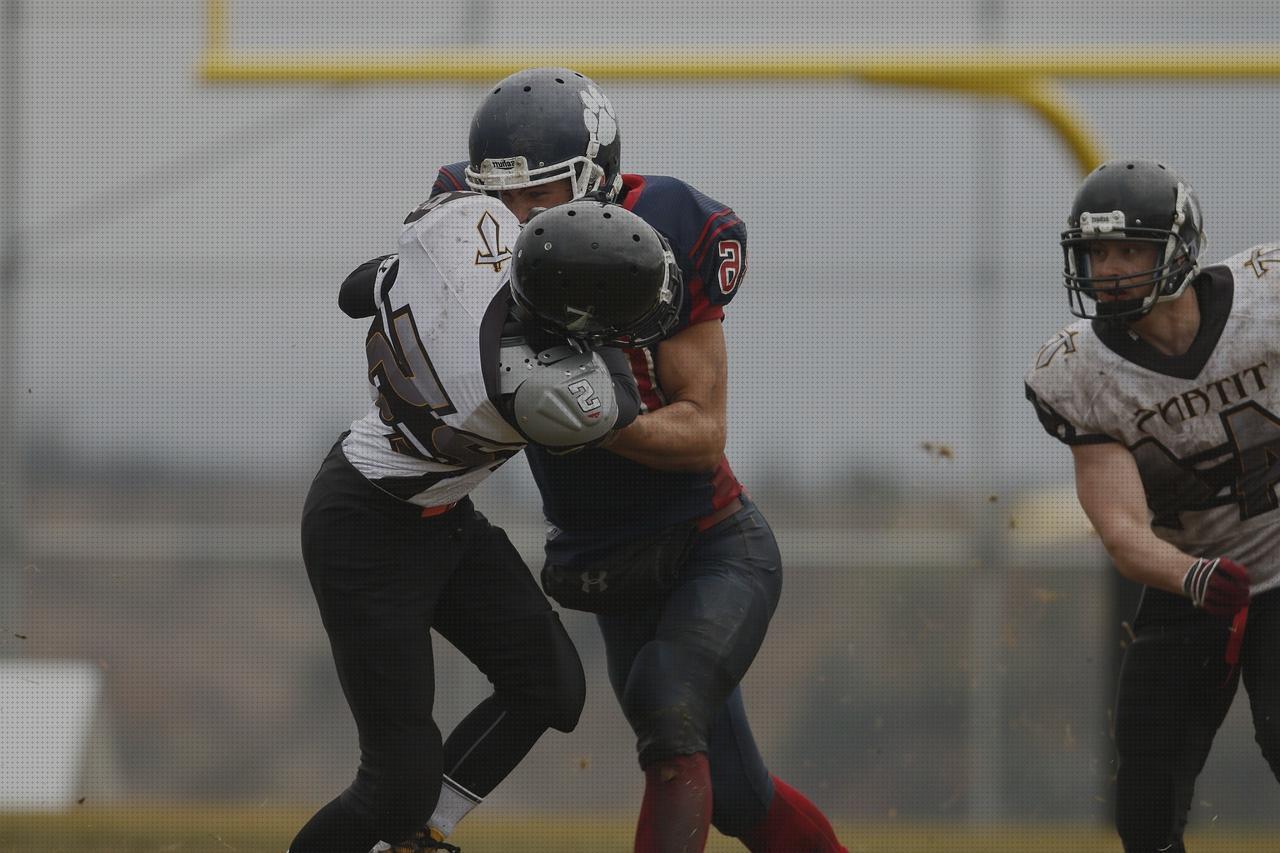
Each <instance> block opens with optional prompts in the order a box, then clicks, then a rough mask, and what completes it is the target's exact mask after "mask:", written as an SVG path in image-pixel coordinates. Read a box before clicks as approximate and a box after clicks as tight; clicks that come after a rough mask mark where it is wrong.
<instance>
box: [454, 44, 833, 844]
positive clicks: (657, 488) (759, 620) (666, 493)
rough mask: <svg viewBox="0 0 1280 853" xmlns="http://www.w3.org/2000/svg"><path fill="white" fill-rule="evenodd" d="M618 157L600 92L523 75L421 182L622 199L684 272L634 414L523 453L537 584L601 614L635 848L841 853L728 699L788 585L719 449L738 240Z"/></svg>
mask: <svg viewBox="0 0 1280 853" xmlns="http://www.w3.org/2000/svg"><path fill="white" fill-rule="evenodd" d="M620 152H621V138H620V135H619V129H618V123H617V117H616V115H615V113H614V109H613V105H612V104H611V103H610V101H609V99H608V98H607V97H606V96H605V94H604V93H603V92H602V91H601V90H600V89H599V87H597V86H596V85H595V84H594V83H593V82H592V81H591V80H590V79H588V78H587V77H585V76H583V75H582V74H579V73H577V72H575V71H572V70H570V69H565V68H536V69H529V70H525V71H521V72H518V73H516V74H513V75H511V76H510V77H508V78H506V79H504V80H502V81H501V82H499V83H497V84H496V85H495V86H493V87H492V88H491V89H490V90H489V93H488V95H487V96H486V97H485V99H484V101H483V102H482V103H481V105H480V107H479V109H478V110H477V111H476V113H475V116H474V119H473V120H472V123H471V131H470V139H469V154H470V158H469V160H468V161H467V162H462V163H456V164H453V165H449V166H445V167H444V168H442V169H441V170H440V172H439V175H438V177H437V179H436V182H435V185H434V187H433V192H435V193H448V192H454V191H458V190H463V189H467V188H470V189H473V190H478V191H481V192H485V193H489V194H492V195H495V196H497V197H499V198H501V199H502V201H503V202H504V203H505V204H506V206H507V207H508V208H510V210H511V211H512V212H513V213H514V214H515V215H516V217H517V218H519V219H520V220H521V221H524V220H525V219H526V218H527V217H528V216H529V214H530V212H531V211H533V210H536V209H537V208H552V210H551V211H550V212H555V211H556V210H558V209H559V208H556V207H554V206H555V205H561V204H565V203H567V202H571V201H572V200H573V199H580V198H583V197H586V196H595V197H599V198H603V199H606V200H609V201H616V202H617V203H618V204H620V205H621V206H622V207H623V208H625V209H626V210H628V211H631V212H633V213H635V214H636V215H638V216H639V217H641V218H642V219H644V220H645V221H646V222H648V223H649V224H650V225H652V226H653V227H654V228H655V229H656V230H657V231H658V232H659V233H661V234H662V236H663V237H664V238H665V240H666V241H667V242H668V243H669V244H670V246H671V249H672V251H673V252H674V254H675V258H676V261H677V263H678V265H679V268H680V272H681V278H682V282H683V286H682V290H683V293H682V297H681V299H680V300H679V317H678V323H677V325H676V328H675V329H674V331H673V333H672V334H671V335H670V336H669V337H665V338H663V339H661V341H660V342H656V341H648V342H646V341H643V340H632V341H629V342H627V343H628V346H627V350H626V352H627V355H628V357H629V358H630V362H631V367H632V370H633V371H634V375H635V377H636V380H637V382H638V384H639V389H640V396H641V407H640V411H641V414H640V416H639V417H637V418H636V419H635V421H634V422H633V423H631V424H630V425H629V426H627V427H626V428H624V429H619V430H615V431H614V432H612V433H610V434H609V436H608V438H607V439H605V441H603V442H601V443H600V444H599V445H598V446H597V447H595V448H592V449H588V450H585V451H584V452H582V453H576V454H572V455H556V454H554V453H551V452H548V451H546V450H542V449H538V448H536V447H531V448H530V452H529V453H528V460H529V465H530V467H531V469H532V471H533V475H534V477H535V479H536V480H537V484H538V487H539V490H540V491H541V494H542V500H543V510H544V513H545V515H546V517H547V520H548V522H549V533H548V539H547V543H546V563H545V565H544V568H543V574H542V577H543V586H544V589H546V590H547V592H548V593H549V594H550V595H551V596H552V597H553V598H555V599H556V600H557V601H558V602H560V603H561V604H563V605H564V606H567V607H571V608H577V609H582V610H587V611H591V612H595V613H597V614H598V617H597V618H598V622H599V625H600V629H601V632H602V634H603V637H604V642H605V646H606V648H607V652H608V659H609V667H608V669H609V678H610V681H611V682H612V685H613V688H614V692H615V694H616V695H617V698H618V701H619V702H620V704H621V706H622V709H623V711H624V713H625V715H626V718H627V720H628V722H629V723H630V724H631V727H632V729H633V730H634V732H635V735H636V738H637V749H638V752H639V760H640V766H641V768H642V769H643V771H644V776H645V792H644V799H643V803H642V804H641V806H640V817H639V821H638V825H637V829H636V838H635V850H637V851H642V853H650V851H670V850H681V851H697V850H702V849H703V847H704V845H705V842H706V838H707V834H708V831H709V824H714V825H715V827H716V828H717V829H718V830H719V831H720V832H722V833H724V834H726V835H729V836H732V837H735V838H738V839H740V840H741V841H742V842H743V843H744V844H745V845H746V846H747V848H748V849H750V850H753V851H775V853H780V851H792V852H794V851H799V850H804V851H821V853H828V851H839V850H843V848H842V847H841V846H840V844H839V842H838V841H837V840H836V837H835V834H834V832H833V831H832V829H831V826H830V824H829V823H828V821H827V819H826V818H825V817H824V816H823V814H822V813H821V812H820V811H819V810H818V809H817V808H816V807H815V806H814V805H813V804H812V803H811V802H810V801H809V800H808V799H806V798H805V797H804V796H803V795H802V794H800V793H799V792H798V791H796V790H794V789H793V788H791V787H789V786H788V785H786V784H785V783H784V782H782V781H781V780H779V779H778V778H776V777H774V776H771V775H770V773H769V771H768V770H767V768H766V766H765V763H764V761H763V760H762V759H761V757H760V754H759V751H758V750H757V748H756V744H755V741H754V738H753V737H752V734H751V729H750V727H749V725H748V723H747V718H746V714H745V711H744V707H743V701H742V695H741V692H740V690H739V688H738V684H739V682H740V681H741V680H742V677H743V676H744V675H745V674H746V671H747V668H748V667H749V666H750V664H751V661H752V660H753V659H754V658H755V655H756V653H757V651H758V650H759V648H760V645H761V643H762V642H763V640H764V637H765V632H766V629H767V628H768V625H769V620H770V618H771V617H772V615H773V612H774V608H775V607H776V606H777V603H778V598H779V595H780V593H781V588H782V564H781V558H780V556H779V554H778V548H777V544H776V542H775V541H774V536H773V533H772V531H771V530H770V529H769V525H768V522H766V521H765V519H764V516H763V515H762V514H761V513H760V511H759V509H757V508H756V506H755V505H754V504H753V503H752V502H751V500H750V499H749V498H748V497H747V494H746V492H745V491H744V490H743V487H742V485H741V484H740V483H739V482H738V480H737V478H735V477H734V475H733V471H732V470H731V469H730V467H729V463H728V461H727V460H726V458H725V453H724V450H725V436H726V432H727V427H728V425H727V415H726V397H727V392H728V371H727V359H726V353H725V339H724V333H723V331H722V328H721V321H722V320H723V319H724V309H725V306H726V305H728V303H729V302H730V301H731V300H732V299H733V298H734V296H736V295H737V293H738V290H739V288H740V286H741V284H742V280H743V276H744V275H745V273H746V263H747V258H746V245H747V233H746V228H745V227H744V225H743V223H742V220H741V219H740V218H739V217H738V215H737V214H736V213H734V211H733V210H732V209H731V208H730V207H728V206H727V205H725V204H722V203H720V202H718V201H715V200H714V199H711V198H709V197H707V196H706V195H704V194H702V193H701V192H699V191H698V190H696V189H694V188H693V187H691V186H689V185H688V184H686V183H685V182H683V181H681V180H677V179H675V178H670V177H659V176H650V175H635V174H624V173H623V172H622V170H621V161H620ZM545 216H547V214H540V215H539V216H537V217H536V218H535V219H534V220H533V221H532V222H530V223H529V225H528V226H527V228H529V229H535V230H536V228H537V227H538V225H539V223H541V222H543V221H544V217H545ZM588 254H589V253H588ZM591 303H592V298H591V296H590V294H589V293H586V292H583V293H579V294H575V295H574V297H573V298H572V299H570V300H569V301H568V302H567V303H566V304H565V305H564V306H563V307H561V308H557V309H555V310H552V311H549V312H547V313H546V314H545V315H544V316H546V317H547V318H548V319H550V320H551V321H553V322H560V323H569V322H571V317H572V316H577V312H579V311H582V310H587V311H590V306H591ZM562 311H564V312H568V315H565V314H562V313H560V312H562ZM713 792H714V794H713Z"/></svg>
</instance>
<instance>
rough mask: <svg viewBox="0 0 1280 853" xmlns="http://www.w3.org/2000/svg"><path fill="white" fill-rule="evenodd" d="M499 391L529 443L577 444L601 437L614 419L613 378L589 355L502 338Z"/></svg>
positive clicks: (544, 444)
mask: <svg viewBox="0 0 1280 853" xmlns="http://www.w3.org/2000/svg"><path fill="white" fill-rule="evenodd" d="M498 382H499V386H498V389H499V393H500V394H502V395H507V394H511V395H513V397H512V405H511V409H512V413H513V416H514V419H515V426H516V429H518V430H520V433H521V434H522V435H524V437H525V438H527V439H528V440H529V441H531V442H533V443H534V444H540V445H543V446H545V447H553V448H557V447H577V446H580V445H583V444H589V443H591V442H593V441H596V440H598V439H601V438H603V437H604V436H605V435H606V434H608V432H609V430H611V429H613V425H614V424H615V423H616V422H617V420H618V402H617V399H616V398H615V397H614V391H613V378H612V377H611V376H610V375H609V370H608V368H607V367H606V366H605V364H604V360H603V359H601V358H600V356H598V355H596V354H595V353H590V352H588V353H583V352H578V351H576V350H574V349H573V348H571V347H568V346H565V347H556V348H554V349H550V350H544V351H543V352H541V353H537V352H534V351H533V349H532V348H531V347H530V346H529V345H528V344H527V343H525V342H524V341H523V340H519V341H517V340H512V339H506V340H504V341H503V343H502V352H501V355H500V356H499V366H498Z"/></svg>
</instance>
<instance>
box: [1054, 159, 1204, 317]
mask: <svg viewBox="0 0 1280 853" xmlns="http://www.w3.org/2000/svg"><path fill="white" fill-rule="evenodd" d="M1067 226H1068V227H1067V230H1066V231H1064V232H1062V240H1061V243H1062V251H1063V256H1064V261H1065V269H1064V271H1063V276H1064V278H1065V282H1066V288H1067V298H1068V301H1069V302H1070V304H1071V313H1073V314H1075V315H1076V316H1077V317H1084V318H1086V319H1092V318H1095V317H1099V318H1103V319H1122V320H1136V319H1138V318H1139V317H1142V316H1144V315H1146V314H1147V312H1149V311H1150V310H1151V309H1152V307H1154V306H1155V305H1156V303H1158V302H1164V301H1166V300H1169V299H1176V298H1178V297H1179V296H1181V295H1182V292H1183V291H1184V290H1186V287H1187V285H1188V284H1189V283H1190V282H1191V280H1192V279H1193V278H1195V277H1196V274H1197V273H1198V272H1199V271H1200V264H1199V260H1198V259H1199V256H1200V250H1201V249H1202V248H1203V247H1204V221H1203V219H1202V218H1201V215H1200V202H1199V201H1198V200H1197V199H1196V195H1195V193H1194V192H1193V191H1192V189H1191V187H1190V186H1188V185H1187V184H1185V183H1183V181H1182V180H1181V179H1180V178H1179V177H1178V176H1177V175H1175V174H1174V173H1173V172H1171V171H1169V170H1168V169H1167V168H1166V167H1165V166H1164V165H1163V164H1161V163H1155V162H1151V161H1148V160H1112V161H1111V162H1109V163H1104V164H1102V165H1101V166H1099V167H1098V168H1097V169H1095V170H1094V171H1093V172H1092V173H1091V174H1090V175H1089V177H1087V178H1085V180H1084V183H1083V184H1082V185H1081V187H1080V191H1079V192H1078V193H1076V199H1075V203H1074V204H1073V205H1072V207H1071V216H1070V218H1069V219H1068V220H1067ZM1095 240H1131V241H1135V242H1140V243H1149V244H1152V245H1154V246H1155V247H1156V248H1157V250H1158V252H1157V255H1156V263H1155V266H1154V267H1152V268H1151V269H1149V270H1146V271H1143V272H1138V273H1131V274H1125V275H1111V276H1098V275H1094V274H1093V272H1092V270H1091V268H1090V259H1089V244H1090V243H1092V242H1093V241H1095ZM1121 281H1124V282H1126V283H1125V284H1121V283H1120V282H1121ZM1148 287H1150V292H1149V293H1145V294H1141V295H1138V294H1134V295H1133V296H1132V297H1127V298H1126V295H1127V294H1129V293H1133V292H1134V291H1137V290H1142V289H1144V288H1148ZM1101 290H1106V291H1109V292H1111V293H1112V294H1115V293H1119V294H1121V295H1122V298H1112V299H1107V300H1105V301H1099V300H1098V292H1099V291H1101ZM1091 304H1092V307H1093V310H1092V311H1090V310H1089V309H1090V305H1091Z"/></svg>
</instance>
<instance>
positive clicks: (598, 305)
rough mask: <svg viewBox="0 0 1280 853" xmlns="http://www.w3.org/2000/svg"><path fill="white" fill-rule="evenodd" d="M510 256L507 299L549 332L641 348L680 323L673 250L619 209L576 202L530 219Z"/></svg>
mask: <svg viewBox="0 0 1280 853" xmlns="http://www.w3.org/2000/svg"><path fill="white" fill-rule="evenodd" d="M512 253H513V255H514V260H513V261H512V264H511V293H512V296H513V297H514V298H515V301H516V304H517V305H518V306H520V308H522V309H523V310H524V311H525V312H526V313H527V314H529V315H532V317H533V318H534V320H535V321H536V322H538V323H540V324H541V325H542V326H543V327H544V328H546V329H547V330H549V331H552V332H554V333H557V334H560V335H568V336H569V337H571V338H575V339H577V340H579V341H582V342H583V343H585V344H586V345H588V346H599V345H602V344H609V343H615V344H621V345H622V346H629V347H644V346H651V345H652V344H655V343H657V342H658V341H660V340H662V339H663V338H665V337H666V336H667V335H669V334H671V331H672V330H673V329H674V328H675V327H676V324H677V323H678V322H679V319H680V306H681V302H682V301H683V298H684V286H683V283H682V279H681V276H680V267H679V266H677V265H676V259H675V256H674V255H673V254H672V252H671V248H670V247H669V246H668V245H667V241H666V240H665V239H664V238H663V237H662V235H661V234H659V233H658V232H657V231H655V230H654V229H653V227H652V226H650V225H649V224H648V223H647V222H645V221H644V220H643V219H641V218H640V217H639V216H636V215H635V214H634V213H632V212H630V211H629V210H626V209H625V208H623V207H620V206H619V205H616V204H609V203H606V202H603V201H599V200H597V199H579V200H577V201H571V202H567V203H565V204H560V205H556V206H555V207H552V208H550V209H548V210H544V211H541V212H539V213H536V214H535V215H534V216H533V217H532V218H530V219H529V221H528V222H527V223H525V226H524V228H523V229H521V231H520V236H519V237H518V238H517V239H516V244H515V247H514V249H513V250H512Z"/></svg>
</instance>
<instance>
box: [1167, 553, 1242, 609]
mask: <svg viewBox="0 0 1280 853" xmlns="http://www.w3.org/2000/svg"><path fill="white" fill-rule="evenodd" d="M1182 591H1183V592H1185V593H1186V594H1187V598H1190V599H1191V603H1192V604H1194V605H1195V606H1196V607H1199V608H1202V609H1204V610H1207V611H1208V612H1210V613H1212V614H1213V615H1214V616H1220V617H1222V618H1223V619H1231V618H1233V617H1234V616H1235V615H1236V613H1238V612H1239V611H1240V610H1241V609H1243V608H1245V607H1248V606H1249V573H1248V572H1247V571H1245V568H1244V566H1242V565H1240V564H1239V563H1237V562H1234V561H1232V560H1228V559H1227V558H1226V557H1216V558H1214V559H1212V560H1206V559H1204V558H1201V559H1199V560H1196V561H1195V562H1194V563H1192V564H1191V568H1189V569H1187V573H1186V575H1184V576H1183V578H1182Z"/></svg>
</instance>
